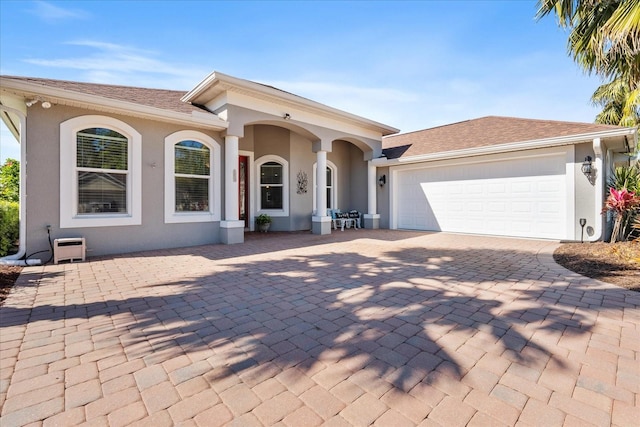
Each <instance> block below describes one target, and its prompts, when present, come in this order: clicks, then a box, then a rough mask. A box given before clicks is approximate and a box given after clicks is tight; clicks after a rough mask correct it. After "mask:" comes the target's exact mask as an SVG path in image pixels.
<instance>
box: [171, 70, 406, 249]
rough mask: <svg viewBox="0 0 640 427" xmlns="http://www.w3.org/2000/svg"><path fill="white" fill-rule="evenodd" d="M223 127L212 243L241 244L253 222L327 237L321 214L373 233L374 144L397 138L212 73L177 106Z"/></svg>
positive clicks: (378, 147)
mask: <svg viewBox="0 0 640 427" xmlns="http://www.w3.org/2000/svg"><path fill="white" fill-rule="evenodd" d="M183 101H186V102H190V103H193V104H197V105H202V106H205V107H206V108H207V109H208V110H209V111H211V112H213V113H215V114H217V115H218V117H220V118H222V119H223V120H225V121H226V122H227V123H228V128H227V130H226V132H225V134H224V135H223V137H224V143H223V151H224V154H223V159H222V160H223V166H222V168H223V171H222V176H223V191H222V194H221V199H222V200H221V203H222V205H223V209H222V210H221V212H222V220H221V222H220V241H221V242H223V243H226V244H234V243H242V242H244V233H245V231H252V230H254V229H255V218H256V217H257V216H259V215H261V214H266V215H269V216H270V217H271V219H272V229H273V230H275V231H300V230H311V231H312V232H313V233H314V234H319V235H324V234H330V233H331V217H330V216H329V214H328V209H342V210H357V211H358V212H361V213H362V214H363V215H362V225H363V226H364V227H366V228H378V226H379V215H378V212H377V194H376V193H377V182H378V177H377V176H376V167H375V166H374V165H373V164H372V160H373V159H376V158H378V157H380V155H381V153H382V142H381V140H382V137H383V136H384V135H388V134H392V133H396V132H397V131H398V130H397V129H394V128H391V127H388V126H385V125H382V124H380V123H377V122H373V121H370V120H368V119H364V118H361V117H358V116H355V115H352V114H349V113H346V112H344V111H340V110H337V109H334V108H331V107H327V106H325V105H322V104H319V103H316V102H314V101H310V100H308V99H305V98H301V97H298V96H295V95H292V94H290V93H287V92H283V91H280V90H278V89H275V88H273V87H270V86H265V85H261V84H257V83H254V82H250V81H246V80H241V79H236V78H232V77H230V76H225V75H221V74H219V73H213V74H212V75H210V76H209V77H208V78H207V79H205V80H204V81H203V82H202V83H201V84H200V85H198V86H197V87H196V88H195V89H194V90H193V91H191V92H189V93H188V94H187V95H185V97H184V98H183Z"/></svg>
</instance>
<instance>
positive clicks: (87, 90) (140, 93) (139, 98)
mask: <svg viewBox="0 0 640 427" xmlns="http://www.w3.org/2000/svg"><path fill="white" fill-rule="evenodd" d="M2 77H3V78H5V79H10V80H15V81H23V82H28V83H31V84H36V85H41V86H43V87H51V88H56V89H62V90H67V91H71V92H77V93H83V94H87V95H95V96H101V97H104V98H110V99H115V100H118V101H125V102H132V103H134V104H139V105H144V106H147V107H154V108H160V109H163V110H170V111H175V112H178V113H186V114H191V112H193V111H205V110H202V109H201V108H199V107H197V106H195V105H191V104H187V103H185V102H182V101H181V100H180V98H182V96H184V94H185V93H186V92H184V91H176V90H166V89H148V88H141V87H134V86H119V85H107V84H99V83H83V82H73V81H67V80H54V79H42V78H34V77H19V76H2Z"/></svg>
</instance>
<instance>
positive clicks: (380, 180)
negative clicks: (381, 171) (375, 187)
mask: <svg viewBox="0 0 640 427" xmlns="http://www.w3.org/2000/svg"><path fill="white" fill-rule="evenodd" d="M386 183H387V175H382V176H381V177H380V178H378V184H380V187H384V185H385V184H386Z"/></svg>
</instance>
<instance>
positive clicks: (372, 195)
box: [364, 160, 380, 228]
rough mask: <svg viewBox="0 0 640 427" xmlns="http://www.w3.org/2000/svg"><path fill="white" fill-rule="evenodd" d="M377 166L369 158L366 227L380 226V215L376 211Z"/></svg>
mask: <svg viewBox="0 0 640 427" xmlns="http://www.w3.org/2000/svg"><path fill="white" fill-rule="evenodd" d="M376 171H377V169H376V166H375V165H374V164H373V163H372V162H371V160H369V161H368V162H367V200H368V204H367V210H368V212H367V213H366V214H364V228H380V215H379V214H377V213H376V211H377V205H378V198H377V188H376V184H377V183H378V179H377V176H376Z"/></svg>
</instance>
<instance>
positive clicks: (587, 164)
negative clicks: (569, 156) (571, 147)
mask: <svg viewBox="0 0 640 427" xmlns="http://www.w3.org/2000/svg"><path fill="white" fill-rule="evenodd" d="M592 161H593V159H592V158H591V156H587V157H585V158H584V162H582V167H581V168H580V169H581V170H582V173H583V174H585V175H586V176H590V175H591V172H593V168H592V167H591V164H592Z"/></svg>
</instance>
